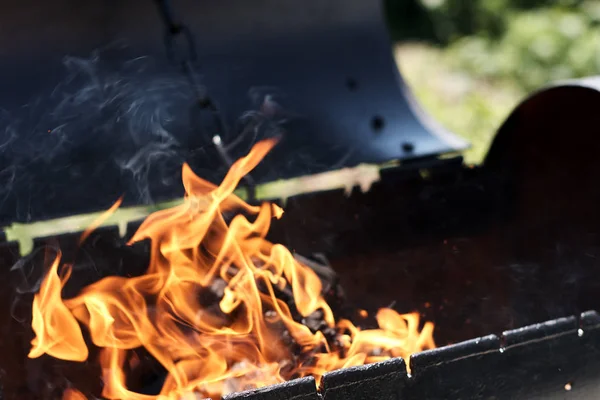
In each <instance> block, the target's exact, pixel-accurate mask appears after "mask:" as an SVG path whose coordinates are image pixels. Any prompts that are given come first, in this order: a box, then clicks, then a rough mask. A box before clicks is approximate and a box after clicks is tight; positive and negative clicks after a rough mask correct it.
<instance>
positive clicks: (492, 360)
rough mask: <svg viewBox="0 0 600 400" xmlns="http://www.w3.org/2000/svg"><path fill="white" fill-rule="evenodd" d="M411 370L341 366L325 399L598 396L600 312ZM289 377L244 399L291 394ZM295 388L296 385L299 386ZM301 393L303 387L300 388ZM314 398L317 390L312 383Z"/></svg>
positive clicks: (279, 399) (400, 365)
mask: <svg viewBox="0 0 600 400" xmlns="http://www.w3.org/2000/svg"><path fill="white" fill-rule="evenodd" d="M410 364H411V375H410V376H409V375H407V373H406V369H405V366H404V362H403V360H402V359H392V360H389V361H385V362H381V363H377V364H371V365H366V366H362V367H355V368H349V369H343V370H338V371H334V372H331V373H328V374H326V375H325V376H324V377H323V381H322V384H321V387H320V389H319V395H320V396H321V397H322V399H323V400H338V399H343V400H366V399H372V400H409V399H415V400H416V399H420V400H425V399H507V400H508V399H515V400H516V399H569V398H573V399H597V398H598V397H599V396H600V380H599V379H598V376H599V374H600V317H599V316H598V314H597V313H596V312H593V311H592V312H586V313H583V314H582V315H581V316H580V318H576V317H570V318H561V319H557V320H553V321H548V322H544V323H541V324H536V325H532V326H528V327H525V328H521V329H516V330H512V331H507V332H504V333H503V334H502V335H501V336H500V337H498V336H495V335H490V336H486V337H482V338H478V339H473V340H470V341H467V342H463V343H458V344H455V345H451V346H447V347H441V348H438V349H435V350H429V351H426V352H422V353H418V354H415V355H413V356H412V357H411V360H410ZM294 385H298V386H299V387H304V386H305V385H306V382H304V381H297V383H296V381H292V382H288V383H287V384H286V385H285V386H284V387H282V388H281V389H279V390H278V389H277V388H272V392H271V395H270V396H269V397H263V392H264V390H261V391H258V392H257V393H256V395H255V396H253V395H252V394H251V393H250V392H248V393H245V394H244V395H243V396H242V397H232V398H236V399H237V398H243V399H247V400H254V399H256V400H259V399H260V400H264V399H269V400H270V399H273V400H284V399H286V400H288V399H289V400H291V399H294V398H295V397H293V396H291V397H287V394H286V393H290V390H292V389H290V387H292V386H294ZM298 390H299V389H298ZM303 393H304V395H305V396H306V393H305V392H303ZM313 395H314V396H316V395H317V390H316V389H314V394H313Z"/></svg>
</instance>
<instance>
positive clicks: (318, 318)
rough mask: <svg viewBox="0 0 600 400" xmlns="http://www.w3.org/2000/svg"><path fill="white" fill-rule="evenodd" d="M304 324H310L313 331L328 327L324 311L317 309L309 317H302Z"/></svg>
mask: <svg viewBox="0 0 600 400" xmlns="http://www.w3.org/2000/svg"><path fill="white" fill-rule="evenodd" d="M302 324H304V325H306V326H308V327H309V328H310V329H311V330H312V331H313V332H316V331H320V330H322V329H325V328H327V323H326V322H325V319H324V314H323V311H321V310H317V311H315V312H314V313H312V314H310V315H309V316H308V317H306V318H303V319H302Z"/></svg>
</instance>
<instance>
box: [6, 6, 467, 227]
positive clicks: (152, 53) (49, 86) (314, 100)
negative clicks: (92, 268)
mask: <svg viewBox="0 0 600 400" xmlns="http://www.w3.org/2000/svg"><path fill="white" fill-rule="evenodd" d="M173 7H174V10H175V12H176V13H177V17H178V18H179V19H181V20H182V21H183V22H184V23H185V24H186V25H187V26H188V27H189V28H190V30H191V31H192V32H193V35H194V37H195V39H196V48H197V52H198V61H199V62H198V64H197V65H195V68H194V69H195V71H196V72H197V74H198V75H197V76H198V81H199V82H200V83H201V84H202V85H203V86H204V87H205V88H206V89H207V90H208V91H209V93H210V95H211V97H212V98H213V99H214V100H215V101H216V102H217V103H218V104H219V106H220V109H221V110H222V113H223V115H224V116H225V117H226V120H227V121H228V125H229V128H228V130H227V132H221V131H220V130H219V128H218V127H217V126H215V125H214V124H213V122H212V119H211V118H210V116H207V115H205V112H203V111H200V110H199V107H198V106H197V103H196V101H195V95H194V92H193V90H192V89H191V87H190V85H189V83H188V82H187V81H186V79H185V78H184V76H183V75H182V74H181V71H180V69H179V67H176V66H173V65H172V64H170V63H169V62H168V61H167V59H166V57H165V48H164V36H163V35H164V27H163V25H162V23H161V19H160V17H159V13H158V11H157V9H156V8H155V4H154V2H152V1H150V0H128V1H116V0H113V1H106V0H91V1H85V2H81V1H75V0H59V1H54V2H42V1H38V0H23V1H10V2H4V3H3V7H2V8H3V12H2V13H1V16H0V33H1V34H0V57H1V61H0V74H1V76H2V77H3V79H1V80H0V110H1V112H2V114H1V115H0V150H1V152H0V223H8V222H12V221H22V222H24V221H32V220H39V219H45V218H50V217H56V216H61V215H65V214H73V213H82V212H89V211H93V210H98V209H102V208H106V207H108V206H109V205H110V204H112V202H114V201H115V199H116V198H117V197H118V196H120V195H122V194H124V195H125V200H124V204H125V205H132V204H141V203H151V202H153V201H158V200H165V199H170V198H174V197H176V196H179V195H180V194H181V183H180V179H179V173H180V168H181V165H182V163H183V162H184V161H187V162H189V163H190V164H191V165H192V167H193V169H194V170H195V171H196V172H197V173H198V174H200V175H201V176H204V177H207V178H208V179H211V180H218V179H219V178H221V177H222V176H223V174H224V172H225V171H226V170H227V164H226V162H224V159H223V157H222V155H220V152H219V151H218V149H216V148H215V145H214V144H213V141H212V139H213V135H214V134H215V133H220V135H221V139H222V143H224V144H226V145H230V146H229V148H228V149H227V153H228V157H229V158H231V159H235V158H237V157H239V156H241V155H243V154H244V153H245V152H246V151H248V149H249V147H250V145H251V144H252V143H253V142H255V141H256V140H258V139H261V138H264V137H266V136H270V135H282V138H283V139H282V140H281V142H280V143H279V145H278V146H277V148H276V149H275V150H274V151H273V153H272V154H270V155H269V156H268V157H267V159H266V160H265V162H264V164H263V165H261V167H260V168H259V170H257V171H256V172H255V173H254V176H253V178H254V179H255V180H256V181H259V182H260V181H268V180H271V179H274V178H288V177H293V176H298V175H303V174H310V173H317V172H323V171H326V170H330V169H336V168H340V167H344V166H352V165H356V164H358V163H363V162H367V163H379V162H383V161H387V160H391V159H406V158H414V157H424V156H429V155H436V154H440V153H444V152H450V151H456V150H460V149H462V148H463V147H465V143H464V142H463V141H462V140H460V139H458V138H456V137H454V136H453V135H451V134H448V133H446V132H443V131H442V130H441V129H438V128H435V127H434V128H432V127H425V125H424V124H423V122H424V121H425V120H426V117H423V116H422V115H420V113H421V112H420V111H419V110H418V107H417V106H415V105H414V104H413V102H412V100H410V99H409V98H407V93H406V87H405V85H404V83H403V81H402V79H401V77H400V76H399V74H398V72H397V69H396V65H395V63H394V60H393V58H392V54H391V50H390V42H389V40H388V38H387V33H386V30H385V26H384V23H383V19H382V15H381V12H382V11H381V9H380V5H379V4H378V2H373V1H368V0H353V1H342V0H327V1H322V0H310V1H302V2H299V1H292V0H285V1H282V0H258V1H252V2H248V1H245V0H222V1H200V0H181V1H175V2H173ZM182 45H183V44H182V43H177V44H176V46H182ZM425 123H427V121H425ZM244 129H246V131H247V133H246V134H244V135H241V136H240V132H242V131H244ZM239 138H241V139H239ZM237 139H239V140H237ZM234 141H235V142H234ZM232 142H233V144H232Z"/></svg>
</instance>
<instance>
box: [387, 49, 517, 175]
mask: <svg viewBox="0 0 600 400" xmlns="http://www.w3.org/2000/svg"><path fill="white" fill-rule="evenodd" d="M395 55H396V60H397V63H398V66H399V68H400V71H401V72H402V75H403V76H404V78H405V80H406V81H407V83H408V84H409V86H410V87H411V89H412V90H413V92H414V94H415V96H416V97H417V99H418V100H419V102H420V103H421V105H422V106H423V108H424V109H425V110H426V111H427V112H429V113H430V115H431V116H432V117H433V118H435V119H436V120H438V121H439V122H440V123H441V124H442V125H443V126H445V127H446V128H447V129H449V130H450V131H452V132H454V133H455V134H457V135H459V136H461V137H463V138H465V139H467V140H468V141H469V142H471V145H472V147H471V149H469V150H468V151H467V152H466V153H465V161H466V162H467V163H474V164H477V163H480V162H481V161H482V160H483V158H484V157H485V154H486V152H487V149H488V147H489V145H490V143H491V140H492V139H493V137H494V135H495V133H496V130H497V129H498V128H499V127H500V125H501V124H502V122H503V121H504V120H505V119H506V117H508V115H509V114H510V112H511V111H512V110H513V109H514V107H515V106H516V105H517V104H518V102H520V101H521V100H522V99H523V98H524V96H525V92H524V91H523V90H522V89H519V88H518V87H517V86H516V85H514V84H512V83H511V82H492V81H488V80H485V79H482V78H475V77H473V76H472V75H469V74H467V73H465V72H462V71H460V70H459V69H457V68H456V67H453V60H452V59H450V56H449V55H448V53H447V52H445V51H444V50H442V49H440V48H436V47H434V46H432V45H428V44H419V43H407V44H401V45H398V46H396V48H395Z"/></svg>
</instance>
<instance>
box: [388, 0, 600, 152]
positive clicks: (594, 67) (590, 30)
mask: <svg viewBox="0 0 600 400" xmlns="http://www.w3.org/2000/svg"><path fill="white" fill-rule="evenodd" d="M386 3H387V4H386V8H387V15H388V23H389V26H390V29H391V32H392V37H393V39H394V40H395V41H396V45H395V49H394V51H395V54H396V56H397V57H396V59H397V61H398V65H399V67H400V69H401V71H402V73H403V75H404V77H405V79H406V80H407V81H408V83H409V84H410V85H411V88H412V90H413V91H414V92H415V94H416V96H417V98H418V99H419V100H420V102H421V104H422V106H423V107H424V108H425V109H426V110H427V111H428V112H429V113H431V114H432V115H433V116H434V117H435V118H436V119H437V120H438V121H440V122H441V123H442V124H443V125H444V126H445V127H446V128H448V129H450V130H452V131H453V132H455V133H457V134H459V135H461V136H463V137H465V138H467V139H468V140H469V141H471V143H472V145H473V147H472V149H471V150H469V151H468V152H467V154H466V161H467V162H470V163H477V162H479V161H481V160H482V158H483V157H484V156H485V153H486V150H487V147H488V145H489V142H490V140H491V139H492V138H493V135H494V133H495V130H496V129H497V127H498V126H499V125H500V124H501V123H502V121H503V120H504V119H505V118H506V117H507V116H508V114H509V113H510V111H511V110H512V109H513V107H514V106H515V105H516V104H517V103H518V102H520V101H521V100H522V99H523V97H524V96H525V95H526V94H527V93H531V92H532V91H535V90H536V89H538V88H540V87H542V86H544V85H547V84H549V83H551V82H553V81H557V80H562V79H568V78H575V77H582V76H590V75H595V74H598V73H600V1H597V0H596V1H592V0H386Z"/></svg>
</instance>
